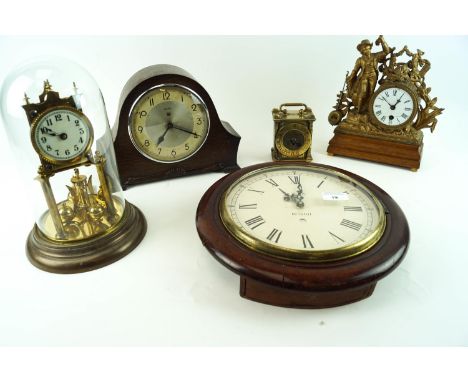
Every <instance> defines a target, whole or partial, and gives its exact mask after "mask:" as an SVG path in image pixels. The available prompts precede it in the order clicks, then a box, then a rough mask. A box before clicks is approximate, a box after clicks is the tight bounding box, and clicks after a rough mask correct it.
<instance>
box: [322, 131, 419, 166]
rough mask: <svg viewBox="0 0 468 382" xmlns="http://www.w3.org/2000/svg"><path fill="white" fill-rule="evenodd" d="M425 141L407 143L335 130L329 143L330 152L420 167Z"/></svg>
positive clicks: (331, 153) (385, 162)
mask: <svg viewBox="0 0 468 382" xmlns="http://www.w3.org/2000/svg"><path fill="white" fill-rule="evenodd" d="M422 150H423V143H422V142H421V143H420V144H406V143H399V142H392V141H385V140H379V139H372V138H368V137H364V136H359V135H353V134H342V133H339V132H335V136H334V137H333V138H332V139H331V140H330V142H329V144H328V149H327V151H328V154H330V155H341V156H346V157H350V158H357V159H365V160H370V161H374V162H379V163H384V164H390V165H394V166H400V167H406V168H409V169H411V170H413V171H416V170H417V169H419V166H420V163H421V157H422Z"/></svg>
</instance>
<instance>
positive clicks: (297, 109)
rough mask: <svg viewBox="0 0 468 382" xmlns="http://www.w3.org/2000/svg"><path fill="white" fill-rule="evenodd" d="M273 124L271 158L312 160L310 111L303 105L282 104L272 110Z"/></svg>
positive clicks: (311, 121)
mask: <svg viewBox="0 0 468 382" xmlns="http://www.w3.org/2000/svg"><path fill="white" fill-rule="evenodd" d="M272 115H273V122H274V136H273V147H272V148H271V157H272V159H273V160H275V161H279V160H296V161H297V160H303V161H308V162H310V161H311V160H312V155H311V147H312V125H313V123H314V121H315V116H314V113H313V112H312V109H311V108H310V107H308V106H307V105H306V104H304V103H284V104H282V105H281V106H280V107H279V108H274V109H273V110H272Z"/></svg>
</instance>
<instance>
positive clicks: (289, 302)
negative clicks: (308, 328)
mask: <svg viewBox="0 0 468 382" xmlns="http://www.w3.org/2000/svg"><path fill="white" fill-rule="evenodd" d="M376 284H377V282H371V283H369V284H365V285H361V286H359V287H355V288H348V289H340V290H336V291H333V290H325V291H309V290H300V289H286V288H280V287H276V286H274V285H269V284H266V283H262V282H259V281H256V280H253V279H249V278H247V277H244V276H241V278H240V292H239V293H240V295H241V296H242V297H244V298H247V299H249V300H252V301H256V302H261V303H263V304H269V305H275V306H282V307H285V308H315V309H317V308H332V307H335V306H340V305H345V304H350V303H352V302H356V301H359V300H362V299H364V298H366V297H369V296H370V295H372V292H373V291H374V288H375V285H376Z"/></svg>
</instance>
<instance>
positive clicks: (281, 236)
mask: <svg viewBox="0 0 468 382" xmlns="http://www.w3.org/2000/svg"><path fill="white" fill-rule="evenodd" d="M197 229H198V232H199V235H200V237H201V239H202V242H203V243H204V245H205V246H206V247H207V249H208V250H209V251H210V252H211V253H212V254H213V256H215V258H216V259H218V260H219V261H220V262H221V263H222V264H224V265H225V266H227V267H228V268H229V269H231V270H233V271H234V272H236V273H238V274H239V275H240V276H241V295H242V296H243V297H246V298H249V299H252V300H255V301H259V302H264V303H268V304H272V305H280V306H288V307H302V308H320V307H329V306H336V305H342V304H346V303H350V302H354V301H357V300H360V299H362V298H365V297H368V296H369V295H370V294H371V293H372V291H373V289H374V287H375V284H376V282H377V280H378V279H380V278H382V277H384V276H385V275H387V274H388V273H390V272H391V271H392V270H393V269H394V268H395V267H396V266H397V265H398V263H399V262H400V261H401V260H402V258H403V256H404V254H405V252H406V250H407V247H408V244H409V229H408V225H407V222H406V219H405V217H404V215H403V213H402V211H401V210H400V208H399V207H398V205H397V204H396V203H395V202H394V201H393V200H392V199H391V198H390V197H389V196H388V195H387V194H386V193H385V192H383V191H382V190H381V189H380V188H378V187H377V186H375V185H374V184H372V183H371V182H369V181H367V180H365V179H363V178H361V177H359V176H357V175H354V174H351V173H348V172H346V171H343V170H340V169H337V168H333V167H329V166H325V165H313V164H309V163H304V162H292V161H291V162H272V163H264V164H259V165H255V166H250V167H247V168H244V169H242V170H239V171H237V172H235V173H233V174H231V175H228V176H226V177H224V178H223V179H221V180H220V181H218V182H217V183H215V184H214V185H213V186H212V187H211V188H210V189H209V190H208V191H207V192H206V193H205V195H204V196H203V198H202V200H201V201H200V204H199V206H198V210H197Z"/></svg>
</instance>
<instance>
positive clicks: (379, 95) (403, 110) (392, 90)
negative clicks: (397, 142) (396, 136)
mask: <svg viewBox="0 0 468 382" xmlns="http://www.w3.org/2000/svg"><path fill="white" fill-rule="evenodd" d="M414 99H415V98H414V97H412V96H411V94H410V90H407V89H405V88H403V87H397V86H395V87H389V88H386V89H385V90H377V91H376V92H375V93H374V96H373V98H372V99H371V111H370V112H371V113H372V114H373V116H374V118H375V120H377V121H378V123H381V124H383V125H385V126H391V127H398V126H401V125H403V124H405V123H409V122H411V121H410V118H412V117H414V115H415V111H416V109H417V105H416V104H415V103H414Z"/></svg>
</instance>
